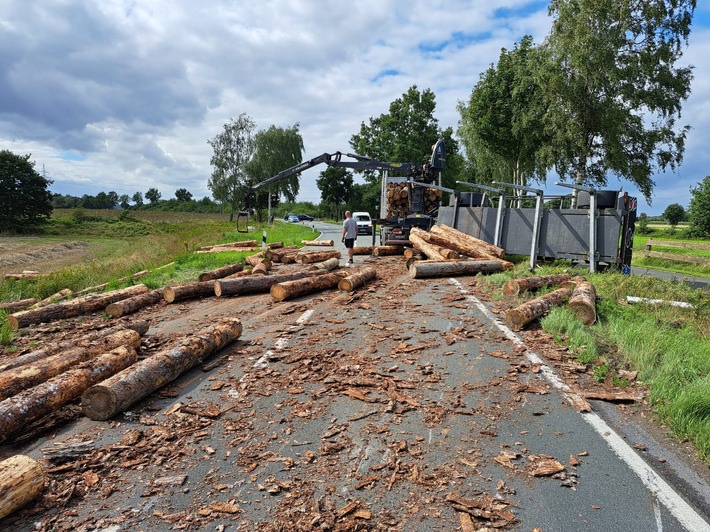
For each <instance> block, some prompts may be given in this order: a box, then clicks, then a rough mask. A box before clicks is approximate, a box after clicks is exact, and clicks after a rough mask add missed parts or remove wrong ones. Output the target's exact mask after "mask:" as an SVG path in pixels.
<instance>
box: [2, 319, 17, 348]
mask: <svg viewBox="0 0 710 532" xmlns="http://www.w3.org/2000/svg"><path fill="white" fill-rule="evenodd" d="M7 316H8V313H7V312H6V311H4V310H0V345H10V344H11V343H12V341H13V340H14V339H15V331H14V329H13V328H12V327H10V324H9V323H8V321H7Z"/></svg>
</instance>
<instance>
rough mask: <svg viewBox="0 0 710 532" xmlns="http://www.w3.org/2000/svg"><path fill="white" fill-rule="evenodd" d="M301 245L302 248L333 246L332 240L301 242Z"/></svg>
mask: <svg viewBox="0 0 710 532" xmlns="http://www.w3.org/2000/svg"><path fill="white" fill-rule="evenodd" d="M301 244H303V245H304V246H330V247H333V246H334V245H335V241H333V240H301Z"/></svg>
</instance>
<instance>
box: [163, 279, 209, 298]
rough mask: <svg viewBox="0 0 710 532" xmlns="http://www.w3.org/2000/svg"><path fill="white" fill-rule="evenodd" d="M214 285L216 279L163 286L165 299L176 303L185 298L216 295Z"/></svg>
mask: <svg viewBox="0 0 710 532" xmlns="http://www.w3.org/2000/svg"><path fill="white" fill-rule="evenodd" d="M213 287H214V281H197V282H194V283H187V284H182V285H178V286H166V287H165V288H163V299H165V301H167V302H168V303H175V302H176V301H183V300H185V299H195V298H198V297H209V296H213V295H214V289H213Z"/></svg>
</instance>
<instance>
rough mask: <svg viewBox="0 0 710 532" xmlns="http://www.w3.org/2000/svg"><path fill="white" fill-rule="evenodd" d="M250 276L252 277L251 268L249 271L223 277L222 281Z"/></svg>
mask: <svg viewBox="0 0 710 532" xmlns="http://www.w3.org/2000/svg"><path fill="white" fill-rule="evenodd" d="M249 275H251V268H250V269H248V270H242V271H240V272H237V273H233V274H232V275H227V276H226V277H222V279H237V278H238V277H247V276H249ZM215 280H218V279H215Z"/></svg>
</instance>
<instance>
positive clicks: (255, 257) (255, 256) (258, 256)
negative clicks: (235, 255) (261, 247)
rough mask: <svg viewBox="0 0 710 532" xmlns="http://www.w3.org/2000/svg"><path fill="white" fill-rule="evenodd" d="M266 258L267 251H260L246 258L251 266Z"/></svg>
mask: <svg viewBox="0 0 710 532" xmlns="http://www.w3.org/2000/svg"><path fill="white" fill-rule="evenodd" d="M265 258H266V251H260V252H259V253H254V254H253V255H249V256H248V257H246V258H245V259H244V260H245V261H247V264H249V265H250V266H256V265H257V264H259V263H260V262H261V261H262V260H264V259H265Z"/></svg>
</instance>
